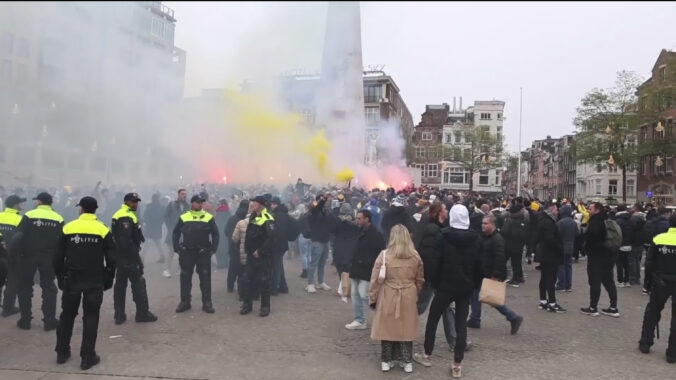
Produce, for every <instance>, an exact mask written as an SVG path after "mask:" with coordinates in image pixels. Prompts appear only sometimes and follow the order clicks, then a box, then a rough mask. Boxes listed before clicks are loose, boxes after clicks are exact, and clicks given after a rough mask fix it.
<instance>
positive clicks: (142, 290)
mask: <svg viewBox="0 0 676 380" xmlns="http://www.w3.org/2000/svg"><path fill="white" fill-rule="evenodd" d="M127 281H129V282H130V283H131V296H132V299H133V300H134V303H136V315H137V316H140V315H145V314H147V313H148V309H149V303H148V292H147V291H146V279H145V278H144V277H143V267H141V266H140V265H137V264H121V265H119V266H118V267H117V272H116V273H115V287H114V288H113V304H114V306H115V319H125V318H126V314H125V300H126V297H127Z"/></svg>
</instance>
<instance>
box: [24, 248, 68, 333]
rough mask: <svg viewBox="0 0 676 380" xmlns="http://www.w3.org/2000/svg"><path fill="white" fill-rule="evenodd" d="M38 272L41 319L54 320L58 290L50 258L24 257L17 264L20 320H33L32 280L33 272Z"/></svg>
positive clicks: (45, 320)
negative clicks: (40, 289) (40, 294)
mask: <svg viewBox="0 0 676 380" xmlns="http://www.w3.org/2000/svg"><path fill="white" fill-rule="evenodd" d="M36 271H39V272H40V287H41V288H42V317H43V319H42V320H43V321H44V322H51V321H53V320H54V319H56V295H57V293H58V289H57V288H56V284H54V278H55V275H54V266H53V265H52V260H51V258H48V259H44V258H32V257H24V258H22V259H21V262H20V263H19V292H18V293H19V294H18V295H19V309H20V310H21V319H23V320H26V321H30V320H31V319H33V316H32V313H31V306H32V304H33V302H32V299H33V278H34V276H35V272H36Z"/></svg>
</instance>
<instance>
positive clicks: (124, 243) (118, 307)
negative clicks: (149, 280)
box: [110, 193, 157, 324]
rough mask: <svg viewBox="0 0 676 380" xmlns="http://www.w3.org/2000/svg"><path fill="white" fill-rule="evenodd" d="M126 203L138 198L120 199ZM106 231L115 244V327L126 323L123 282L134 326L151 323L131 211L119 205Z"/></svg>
mask: <svg viewBox="0 0 676 380" xmlns="http://www.w3.org/2000/svg"><path fill="white" fill-rule="evenodd" d="M124 199H125V202H126V201H140V200H141V199H139V198H138V195H137V194H135V193H130V194H127V195H125V197H124ZM110 230H111V233H112V236H113V242H114V243H115V262H116V264H117V271H116V274H115V287H114V288H113V303H114V306H115V323H116V324H122V323H124V321H126V320H127V315H126V314H125V298H126V296H127V281H129V282H130V283H131V294H132V297H133V300H134V302H135V303H136V317H135V320H136V322H154V321H156V320H157V317H156V316H155V315H153V314H152V313H151V312H150V310H149V304H148V292H147V290H146V280H145V278H144V277H143V260H142V259H141V255H140V254H139V252H140V251H141V243H143V242H144V241H145V239H144V237H143V232H142V231H141V226H139V223H138V217H137V216H136V214H135V213H134V211H133V210H132V209H131V208H130V207H129V206H127V205H126V204H123V205H122V207H121V208H120V209H119V210H118V211H117V212H116V213H115V214H114V215H113V221H112V223H111V225H110Z"/></svg>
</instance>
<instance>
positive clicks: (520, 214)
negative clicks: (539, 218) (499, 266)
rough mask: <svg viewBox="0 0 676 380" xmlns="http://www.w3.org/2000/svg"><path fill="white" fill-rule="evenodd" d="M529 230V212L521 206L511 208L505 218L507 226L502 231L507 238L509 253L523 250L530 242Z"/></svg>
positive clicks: (506, 245) (506, 244)
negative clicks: (527, 242) (528, 241)
mask: <svg viewBox="0 0 676 380" xmlns="http://www.w3.org/2000/svg"><path fill="white" fill-rule="evenodd" d="M528 229H529V226H528V212H527V211H525V210H524V208H523V206H522V205H520V204H517V205H514V206H512V207H510V208H509V211H508V212H507V216H506V217H505V224H504V225H503V226H502V229H501V230H500V232H501V233H502V236H503V237H504V238H505V249H506V251H507V252H516V251H521V250H523V246H524V244H526V241H527V240H528ZM522 231H523V232H522Z"/></svg>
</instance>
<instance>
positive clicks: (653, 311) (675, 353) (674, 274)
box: [639, 217, 676, 363]
mask: <svg viewBox="0 0 676 380" xmlns="http://www.w3.org/2000/svg"><path fill="white" fill-rule="evenodd" d="M673 219H676V217H672V223H671V225H672V226H674V224H676V223H675V222H674V221H673ZM645 278H646V287H647V290H648V291H650V292H651V293H650V301H649V302H648V306H646V308H645V314H644V316H643V331H642V332H641V340H640V341H639V349H640V350H641V351H642V352H644V353H648V352H649V351H650V346H652V345H653V343H654V336H655V326H656V325H657V323H658V322H659V321H660V317H661V313H662V309H664V304H665V303H666V302H667V300H668V299H669V297H671V310H672V313H671V314H672V315H671V333H670V334H669V345H668V346H667V361H669V362H670V363H675V362H676V227H671V228H669V230H668V231H667V232H665V233H663V234H659V235H657V236H655V238H654V239H653V241H652V243H651V244H650V249H649V250H648V255H647V256H646V263H645ZM649 279H650V281H648V280H649Z"/></svg>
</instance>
